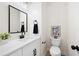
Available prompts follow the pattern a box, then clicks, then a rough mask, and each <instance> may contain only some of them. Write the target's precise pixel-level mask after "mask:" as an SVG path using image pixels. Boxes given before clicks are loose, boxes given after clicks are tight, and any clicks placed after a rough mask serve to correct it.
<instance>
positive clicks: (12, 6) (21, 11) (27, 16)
mask: <svg viewBox="0 0 79 59" xmlns="http://www.w3.org/2000/svg"><path fill="white" fill-rule="evenodd" d="M10 7H12V8H14V9H16V10H18V11H20V12H22V13H24V14H26V31H25V32H27V31H28V14H27V13H26V12H24V11H22V10H20V9H18V8H16V7H14V6H11V5H8V32H9V33H11V34H12V33H21V32H11V31H10Z"/></svg>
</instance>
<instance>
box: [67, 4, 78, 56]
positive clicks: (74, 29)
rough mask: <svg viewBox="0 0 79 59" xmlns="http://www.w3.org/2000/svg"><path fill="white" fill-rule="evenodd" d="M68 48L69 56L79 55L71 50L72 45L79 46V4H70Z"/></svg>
mask: <svg viewBox="0 0 79 59" xmlns="http://www.w3.org/2000/svg"><path fill="white" fill-rule="evenodd" d="M68 34H69V35H68V37H69V38H68V42H69V44H68V48H69V55H78V56H79V52H78V51H76V50H75V51H74V50H72V49H71V45H78V46H79V2H73V3H68Z"/></svg>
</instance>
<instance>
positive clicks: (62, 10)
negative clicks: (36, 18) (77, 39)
mask: <svg viewBox="0 0 79 59" xmlns="http://www.w3.org/2000/svg"><path fill="white" fill-rule="evenodd" d="M45 8H46V10H44V12H43V13H44V15H43V16H44V17H43V20H42V21H43V22H42V23H43V27H44V30H43V31H44V32H45V33H44V32H43V34H44V35H43V36H45V38H44V39H46V42H47V49H48V50H49V48H50V47H51V44H50V33H51V25H61V45H60V46H61V51H62V54H64V55H68V49H67V45H68V44H67V3H57V2H56V3H55V2H51V3H46V7H45Z"/></svg>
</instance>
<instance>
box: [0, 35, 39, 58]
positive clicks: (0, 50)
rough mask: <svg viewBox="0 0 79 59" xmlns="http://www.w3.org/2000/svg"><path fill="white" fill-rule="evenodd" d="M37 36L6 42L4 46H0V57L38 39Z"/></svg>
mask: <svg viewBox="0 0 79 59" xmlns="http://www.w3.org/2000/svg"><path fill="white" fill-rule="evenodd" d="M39 38H40V37H39V36H36V37H31V38H24V39H13V40H10V41H8V42H7V43H6V44H2V45H0V56H5V55H7V54H10V53H11V52H13V51H15V50H17V49H19V48H21V47H23V46H25V45H27V44H29V43H31V42H33V41H35V40H37V39H39Z"/></svg>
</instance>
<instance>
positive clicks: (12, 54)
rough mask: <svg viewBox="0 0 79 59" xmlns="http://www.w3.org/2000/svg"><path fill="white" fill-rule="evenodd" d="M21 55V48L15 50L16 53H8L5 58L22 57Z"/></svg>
mask: <svg viewBox="0 0 79 59" xmlns="http://www.w3.org/2000/svg"><path fill="white" fill-rule="evenodd" d="M22 53H23V50H22V48H21V49H18V50H16V51H14V52H12V53H10V54H9V55H7V56H22Z"/></svg>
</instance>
